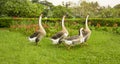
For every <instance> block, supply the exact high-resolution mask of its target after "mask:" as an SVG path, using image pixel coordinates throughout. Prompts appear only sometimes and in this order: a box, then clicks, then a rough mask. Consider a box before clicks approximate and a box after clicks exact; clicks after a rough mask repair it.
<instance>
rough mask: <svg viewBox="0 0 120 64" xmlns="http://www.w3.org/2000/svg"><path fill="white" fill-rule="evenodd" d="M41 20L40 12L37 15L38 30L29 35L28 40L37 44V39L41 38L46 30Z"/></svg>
mask: <svg viewBox="0 0 120 64" xmlns="http://www.w3.org/2000/svg"><path fill="white" fill-rule="evenodd" d="M41 20H42V14H41V15H40V16H39V30H37V31H36V32H35V33H33V34H32V35H31V36H30V37H29V41H31V42H35V43H36V45H38V42H39V40H41V39H42V38H43V37H44V36H45V35H46V31H45V29H44V28H43V26H42V23H41Z"/></svg>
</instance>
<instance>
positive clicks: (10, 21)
mask: <svg viewBox="0 0 120 64" xmlns="http://www.w3.org/2000/svg"><path fill="white" fill-rule="evenodd" d="M42 20H43V22H44V23H46V24H47V23H54V22H61V18H47V19H46V18H43V19H42ZM37 21H38V18H0V27H10V26H11V25H18V24H37V23H38V22H37ZM65 21H66V22H67V23H68V25H71V24H73V23H78V24H84V22H85V18H76V19H74V18H73V19H68V18H67V19H65ZM89 24H91V25H92V26H96V25H100V26H111V27H112V26H113V25H114V24H116V25H117V26H120V18H89Z"/></svg>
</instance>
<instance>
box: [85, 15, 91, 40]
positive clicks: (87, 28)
mask: <svg viewBox="0 0 120 64" xmlns="http://www.w3.org/2000/svg"><path fill="white" fill-rule="evenodd" d="M88 17H89V15H87V17H86V21H85V29H84V30H83V37H84V39H85V42H86V41H87V40H88V39H89V38H90V35H91V30H90V29H89V27H88Z"/></svg>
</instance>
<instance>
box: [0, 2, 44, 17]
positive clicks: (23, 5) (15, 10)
mask: <svg viewBox="0 0 120 64" xmlns="http://www.w3.org/2000/svg"><path fill="white" fill-rule="evenodd" d="M3 2H4V3H3ZM3 2H1V1H0V3H3V4H2V6H1V7H0V8H1V10H0V11H1V15H5V14H6V15H7V16H14V17H34V16H39V14H40V13H41V12H42V11H43V5H40V4H39V5H38V4H36V3H32V2H30V1H28V0H24V1H22V0H5V1H3Z"/></svg>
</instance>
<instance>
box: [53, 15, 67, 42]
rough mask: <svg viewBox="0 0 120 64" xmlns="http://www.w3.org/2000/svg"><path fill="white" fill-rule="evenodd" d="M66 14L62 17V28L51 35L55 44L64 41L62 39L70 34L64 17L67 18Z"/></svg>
mask: <svg viewBox="0 0 120 64" xmlns="http://www.w3.org/2000/svg"><path fill="white" fill-rule="evenodd" d="M65 17H66V16H65V15H64V16H63V18H62V30H61V31H60V32H58V33H56V34H54V35H53V36H52V37H51V41H52V43H53V44H60V43H61V42H62V39H63V38H65V37H67V36H68V34H69V33H68V31H67V29H66V27H65V25H64V19H65Z"/></svg>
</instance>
